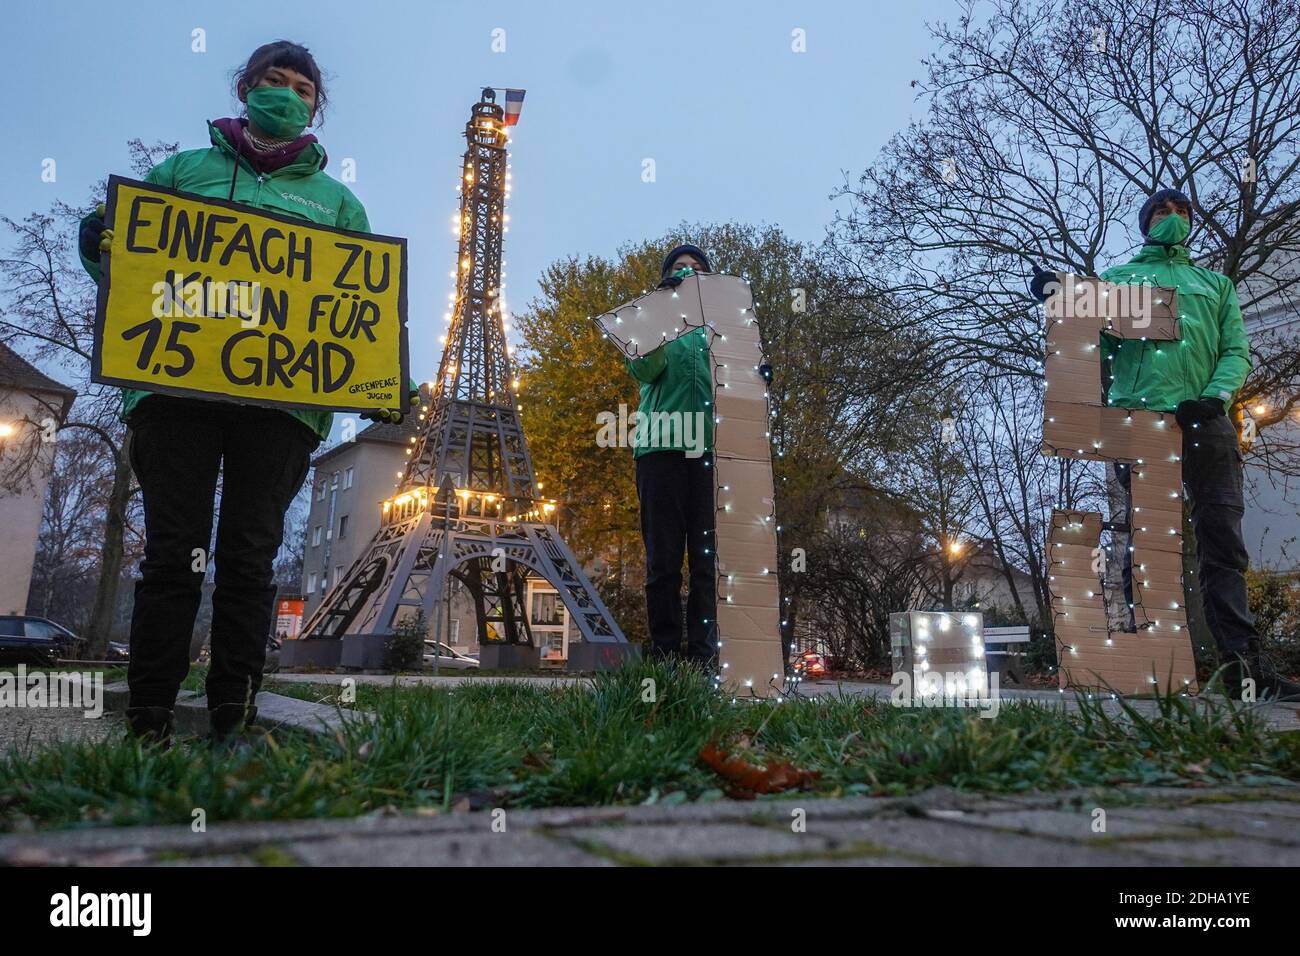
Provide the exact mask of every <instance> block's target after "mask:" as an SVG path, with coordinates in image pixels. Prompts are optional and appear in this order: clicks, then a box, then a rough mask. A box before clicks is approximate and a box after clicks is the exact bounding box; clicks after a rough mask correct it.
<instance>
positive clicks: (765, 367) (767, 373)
mask: <svg viewBox="0 0 1300 956" xmlns="http://www.w3.org/2000/svg"><path fill="white" fill-rule="evenodd" d="M758 374H759V375H761V376H763V381H765V382H767V384H769V385H771V384H772V366H771V365H769V364H768V363H767V362H764V363H763V364H762V365H760V366H759V367H758Z"/></svg>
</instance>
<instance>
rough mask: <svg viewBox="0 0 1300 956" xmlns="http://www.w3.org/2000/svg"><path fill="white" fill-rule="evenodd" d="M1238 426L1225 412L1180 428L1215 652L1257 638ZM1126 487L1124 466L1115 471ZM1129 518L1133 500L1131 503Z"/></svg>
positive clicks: (1129, 571) (1236, 650) (1129, 574)
mask: <svg viewBox="0 0 1300 956" xmlns="http://www.w3.org/2000/svg"><path fill="white" fill-rule="evenodd" d="M1241 469H1242V457H1241V450H1240V446H1239V445H1238V444H1237V431H1236V429H1235V428H1234V427H1233V425H1232V422H1231V421H1230V420H1229V419H1228V417H1227V416H1226V415H1220V416H1219V417H1218V418H1214V419H1211V420H1210V421H1208V422H1202V423H1200V425H1198V426H1197V427H1196V428H1188V429H1184V431H1183V490H1184V492H1185V493H1186V495H1187V502H1188V506H1189V510H1190V514H1191V520H1192V530H1193V531H1194V532H1195V534H1196V562H1197V574H1198V575H1199V578H1200V590H1201V606H1202V609H1203V610H1204V612H1205V623H1206V626H1207V627H1209V629H1210V634H1211V635H1213V637H1214V643H1215V645H1216V646H1217V647H1218V650H1219V656H1220V657H1221V658H1228V657H1230V656H1231V655H1233V654H1243V655H1244V654H1245V653H1246V649H1247V646H1248V645H1249V643H1250V642H1251V641H1254V640H1258V638H1259V632H1258V631H1256V630H1255V618H1254V615H1252V614H1251V613H1250V603H1249V600H1248V599H1247V592H1246V567H1247V565H1248V563H1249V556H1248V554H1247V552H1246V541H1245V538H1243V537H1242V533H1241V519H1242V516H1243V515H1244V514H1245V513H1246V508H1245V498H1244V496H1243V494H1242V475H1241ZM1117 474H1118V476H1119V479H1120V484H1121V485H1123V486H1124V488H1125V489H1128V488H1129V487H1130V484H1129V483H1130V481H1131V480H1132V479H1131V478H1130V476H1129V471H1128V468H1127V467H1125V468H1120V469H1118V471H1117ZM1129 508H1130V518H1129V520H1130V521H1131V520H1132V517H1131V509H1132V504H1131V502H1130V505H1129ZM1132 560H1133V556H1132V553H1131V552H1129V551H1127V550H1126V551H1125V561H1124V596H1125V600H1126V601H1127V602H1128V603H1129V604H1132V603H1133V568H1132Z"/></svg>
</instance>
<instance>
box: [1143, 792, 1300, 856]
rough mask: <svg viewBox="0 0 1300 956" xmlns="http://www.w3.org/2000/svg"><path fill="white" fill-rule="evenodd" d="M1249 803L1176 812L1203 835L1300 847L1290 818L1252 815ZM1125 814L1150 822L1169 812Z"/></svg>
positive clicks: (1299, 831) (1298, 831) (1296, 828)
mask: <svg viewBox="0 0 1300 956" xmlns="http://www.w3.org/2000/svg"><path fill="white" fill-rule="evenodd" d="M1248 805H1249V801H1247V802H1246V803H1238V804H1232V803H1215V804H1197V805H1194V806H1188V807H1180V808H1178V809H1177V810H1175V811H1173V812H1174V813H1175V815H1176V819H1177V820H1178V822H1179V823H1180V824H1181V825H1183V826H1188V827H1196V828H1198V829H1200V830H1202V831H1214V832H1216V833H1220V834H1232V835H1235V836H1242V837H1250V838H1251V839H1258V840H1264V841H1267V842H1271V843H1277V844H1282V845H1289V846H1300V823H1297V821H1295V820H1293V819H1291V818H1289V817H1281V816H1274V815H1271V814H1263V813H1254V814H1252V813H1250V812H1248V811H1246V810H1244V809H1243V808H1244V807H1246V806H1248ZM1122 812H1123V814H1124V815H1125V816H1126V817H1129V818H1132V819H1135V820H1150V819H1151V817H1152V815H1153V814H1157V813H1163V812H1165V811H1155V810H1147V809H1143V808H1139V807H1132V808H1125V809H1124V810H1123V811H1122Z"/></svg>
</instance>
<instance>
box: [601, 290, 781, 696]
mask: <svg viewBox="0 0 1300 956" xmlns="http://www.w3.org/2000/svg"><path fill="white" fill-rule="evenodd" d="M596 322H597V324H598V325H599V326H600V328H601V330H602V331H603V332H604V333H605V336H606V338H608V339H609V341H610V342H612V343H613V344H614V346H615V347H616V348H617V349H618V350H619V351H620V352H622V353H623V355H624V356H625V357H627V358H629V359H636V358H642V357H644V356H646V355H649V354H650V353H651V352H653V351H654V350H655V349H657V348H659V347H660V346H661V345H663V344H665V343H667V342H671V341H673V340H674V339H677V338H680V337H681V336H683V335H686V334H687V333H689V332H693V331H695V330H696V329H700V328H703V329H705V330H706V334H707V336H708V339H709V351H710V355H711V356H712V359H713V396H714V399H713V408H714V422H715V425H714V451H713V462H714V485H715V495H716V497H715V501H716V513H717V526H716V531H715V533H714V539H715V544H716V547H715V548H714V549H713V550H714V552H715V555H716V562H717V564H716V567H717V573H718V639H719V643H720V649H719V664H720V666H721V679H722V687H723V689H724V691H726V692H727V693H730V694H735V695H743V696H751V695H752V696H755V697H770V696H774V695H775V694H776V693H777V691H778V689H779V687H780V685H781V683H782V679H783V678H782V675H783V673H784V662H783V660H782V654H781V610H780V604H781V598H780V590H779V588H778V586H777V553H776V507H775V501H776V495H775V491H774V486H773V480H772V451H771V442H770V440H769V438H768V433H769V425H768V422H769V416H770V414H771V413H770V410H769V408H768V398H767V383H766V382H765V381H764V380H763V377H762V376H761V375H760V374H759V371H758V370H759V366H761V365H762V364H763V348H762V343H761V340H760V338H759V325H758V319H757V317H756V316H755V314H754V298H753V295H752V293H751V292H750V288H749V283H747V282H746V281H745V280H744V279H741V278H739V277H737V276H730V275H720V274H714V273H709V274H704V275H700V274H696V275H692V276H688V277H687V278H686V279H684V280H683V281H682V283H681V285H679V286H678V287H677V288H676V289H675V290H674V289H657V290H655V291H654V292H651V293H649V294H648V295H644V296H641V297H640V298H638V299H634V300H632V301H631V302H627V303H624V304H623V305H620V306H619V307H618V308H616V309H613V310H612V311H610V312H606V313H605V314H604V315H600V316H597V317H596ZM649 431H651V432H653V433H656V434H657V433H658V429H656V428H653V427H651V428H650V429H649Z"/></svg>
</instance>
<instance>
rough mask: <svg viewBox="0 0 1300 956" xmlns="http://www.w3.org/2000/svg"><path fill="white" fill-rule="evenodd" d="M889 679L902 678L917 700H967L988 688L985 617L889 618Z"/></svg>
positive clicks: (918, 614)
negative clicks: (891, 662)
mask: <svg viewBox="0 0 1300 956" xmlns="http://www.w3.org/2000/svg"><path fill="white" fill-rule="evenodd" d="M889 643H890V649H891V650H892V651H893V659H894V674H895V675H898V674H900V673H903V674H907V675H908V676H909V678H910V680H911V682H912V688H913V694H914V695H916V696H922V695H933V694H942V695H943V696H945V697H963V698H964V697H968V696H974V695H977V694H983V693H985V692H986V690H987V688H988V666H987V664H986V662H985V658H984V615H982V614H976V613H973V612H969V611H901V612H898V613H894V614H891V615H889Z"/></svg>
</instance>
